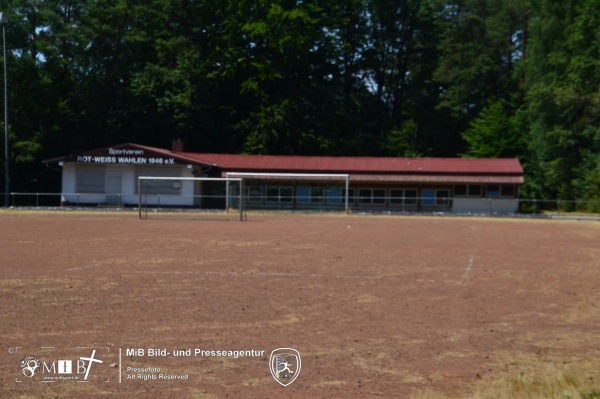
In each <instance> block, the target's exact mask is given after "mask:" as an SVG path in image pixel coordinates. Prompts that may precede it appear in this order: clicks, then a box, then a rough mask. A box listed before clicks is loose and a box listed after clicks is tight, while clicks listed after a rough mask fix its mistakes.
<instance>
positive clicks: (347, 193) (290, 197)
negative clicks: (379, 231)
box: [225, 172, 353, 213]
mask: <svg viewBox="0 0 600 399" xmlns="http://www.w3.org/2000/svg"><path fill="white" fill-rule="evenodd" d="M225 176H226V177H227V178H243V179H244V191H245V197H246V198H245V200H246V206H247V207H248V208H252V209H272V210H309V211H311V210H312V211H344V212H345V213H350V205H351V202H352V201H353V190H352V189H350V175H348V174H323V173H248V172H227V173H226V174H225Z"/></svg>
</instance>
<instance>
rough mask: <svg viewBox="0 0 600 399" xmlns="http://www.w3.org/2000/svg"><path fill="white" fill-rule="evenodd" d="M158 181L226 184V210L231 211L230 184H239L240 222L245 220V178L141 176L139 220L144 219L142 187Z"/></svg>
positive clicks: (139, 183) (139, 184) (139, 179)
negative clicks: (145, 182)
mask: <svg viewBox="0 0 600 399" xmlns="http://www.w3.org/2000/svg"><path fill="white" fill-rule="evenodd" d="M157 180H163V181H164V180H167V181H169V180H170V181H215V182H225V210H226V211H227V210H228V209H229V206H230V204H229V200H230V187H229V183H230V182H235V183H239V193H238V201H239V203H238V204H239V209H240V220H241V221H243V220H244V195H243V192H244V190H243V185H244V179H243V178H234V177H178V176H172V177H171V176H139V177H138V212H139V215H138V216H139V218H140V219H142V208H143V206H142V192H143V190H142V188H143V187H142V185H143V183H142V182H143V181H157Z"/></svg>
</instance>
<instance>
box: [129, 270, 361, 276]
mask: <svg viewBox="0 0 600 399" xmlns="http://www.w3.org/2000/svg"><path fill="white" fill-rule="evenodd" d="M135 273H137V274H160V275H168V274H175V275H177V274H179V275H206V276H224V277H230V276H234V277H242V276H258V277H312V278H365V276H356V275H344V274H333V275H328V274H319V273H311V274H302V273H286V272H279V273H276V272H219V271H205V272H185V271H149V270H148V271H136V272H135Z"/></svg>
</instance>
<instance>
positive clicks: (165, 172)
mask: <svg viewBox="0 0 600 399" xmlns="http://www.w3.org/2000/svg"><path fill="white" fill-rule="evenodd" d="M140 176H152V177H181V170H180V169H179V168H177V169H172V168H151V169H150V168H139V169H136V171H135V181H136V182H137V181H138V178H139V177H140ZM143 184H144V187H143V191H142V192H143V193H144V194H156V195H158V194H160V195H179V194H181V186H182V184H181V180H146V181H144V183H143ZM137 191H138V186H137V184H136V185H135V193H136V194H137Z"/></svg>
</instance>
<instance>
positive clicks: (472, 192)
mask: <svg viewBox="0 0 600 399" xmlns="http://www.w3.org/2000/svg"><path fill="white" fill-rule="evenodd" d="M469 197H481V186H480V185H470V186H469Z"/></svg>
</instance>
